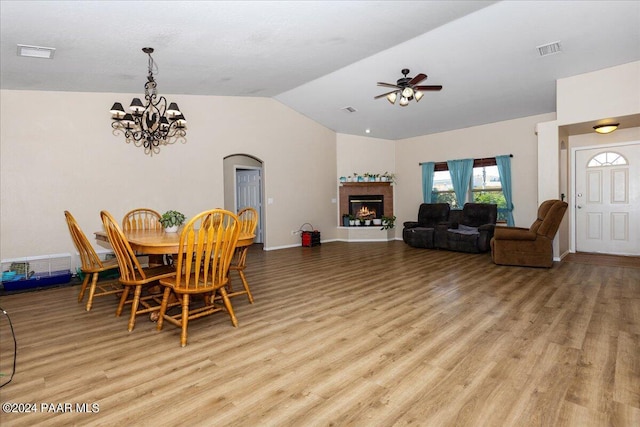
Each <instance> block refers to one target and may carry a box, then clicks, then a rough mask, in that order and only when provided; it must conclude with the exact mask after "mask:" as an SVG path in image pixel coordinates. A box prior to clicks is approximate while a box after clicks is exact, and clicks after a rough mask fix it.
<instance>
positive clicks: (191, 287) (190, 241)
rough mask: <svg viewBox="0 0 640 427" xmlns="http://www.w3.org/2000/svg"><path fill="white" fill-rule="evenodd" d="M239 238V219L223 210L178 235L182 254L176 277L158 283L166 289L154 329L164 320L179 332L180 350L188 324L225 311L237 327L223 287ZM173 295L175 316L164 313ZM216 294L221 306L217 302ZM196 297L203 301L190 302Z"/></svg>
mask: <svg viewBox="0 0 640 427" xmlns="http://www.w3.org/2000/svg"><path fill="white" fill-rule="evenodd" d="M239 235H240V224H239V221H238V217H237V216H236V215H235V214H234V213H232V212H229V211H226V210H223V209H213V210H209V211H205V212H201V213H199V214H198V215H196V216H195V217H193V218H192V219H190V220H189V222H187V224H186V225H185V226H184V228H183V230H182V233H181V235H180V247H181V248H184V250H183V251H182V252H180V253H179V254H178V262H177V264H176V271H177V274H176V275H175V276H173V277H168V278H163V279H161V280H160V284H161V285H163V286H164V287H165V288H164V294H163V297H162V307H161V308H160V317H159V318H158V325H157V329H158V330H161V329H162V326H163V323H164V321H165V320H166V321H168V322H170V323H172V324H174V325H176V326H178V327H180V328H182V330H181V333H180V345H181V346H182V347H184V346H185V345H187V325H188V323H189V321H191V320H194V319H197V318H200V317H203V316H207V315H210V314H213V313H216V312H218V311H223V310H226V311H227V313H228V314H229V317H230V318H231V323H232V324H233V326H238V320H237V319H236V316H235V313H234V312H233V307H232V306H231V301H230V300H229V297H228V295H227V290H226V285H227V283H228V280H229V276H228V273H229V264H230V263H231V258H232V257H233V253H234V250H235V248H236V244H237V242H238V236H239ZM172 292H173V293H174V294H175V295H176V296H177V298H178V300H179V302H180V304H181V306H182V311H181V312H179V313H176V314H174V315H172V314H170V313H169V312H168V311H167V309H168V303H169V297H170V295H171V293H172ZM216 293H219V294H220V299H221V300H222V303H223V305H220V304H219V303H218V302H217V301H218V299H217V298H216ZM196 295H200V296H202V298H193V297H194V296H196Z"/></svg>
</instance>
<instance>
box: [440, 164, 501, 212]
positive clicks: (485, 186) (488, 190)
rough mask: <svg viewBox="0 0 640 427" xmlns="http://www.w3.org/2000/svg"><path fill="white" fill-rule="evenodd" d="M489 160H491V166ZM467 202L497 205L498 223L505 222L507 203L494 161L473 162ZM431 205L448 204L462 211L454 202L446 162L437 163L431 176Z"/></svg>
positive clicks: (454, 198) (454, 197) (454, 196)
mask: <svg viewBox="0 0 640 427" xmlns="http://www.w3.org/2000/svg"><path fill="white" fill-rule="evenodd" d="M490 160H493V164H491V163H492V162H491V161H490ZM466 201H467V202H474V203H494V204H496V205H498V221H500V222H503V221H504V222H506V220H507V211H506V207H507V202H506V200H505V197H504V194H503V193H502V183H501V182H500V174H499V173H498V166H496V164H495V159H477V160H476V161H474V167H473V174H472V177H471V182H470V183H469V190H468V192H467V200H466ZM431 202H432V203H449V205H450V206H451V208H452V209H462V206H459V205H458V203H457V201H456V195H455V193H454V191H453V183H452V182H451V175H450V174H449V170H448V168H447V164H446V162H445V163H444V167H443V165H442V163H437V164H436V168H435V172H434V174H433V192H432V195H431Z"/></svg>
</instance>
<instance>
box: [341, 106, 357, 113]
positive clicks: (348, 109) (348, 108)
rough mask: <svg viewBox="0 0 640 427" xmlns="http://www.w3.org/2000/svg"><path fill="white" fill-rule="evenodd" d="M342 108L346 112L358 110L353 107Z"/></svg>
mask: <svg viewBox="0 0 640 427" xmlns="http://www.w3.org/2000/svg"><path fill="white" fill-rule="evenodd" d="M341 110H342V111H344V112H346V113H355V112H356V111H358V110H356V109H355V108H353V107H342V108H341Z"/></svg>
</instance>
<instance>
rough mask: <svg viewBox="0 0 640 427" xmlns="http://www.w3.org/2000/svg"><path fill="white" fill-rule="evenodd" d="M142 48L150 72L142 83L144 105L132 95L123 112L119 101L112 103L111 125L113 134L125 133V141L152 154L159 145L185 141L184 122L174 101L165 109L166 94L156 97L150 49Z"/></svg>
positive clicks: (151, 51) (157, 149) (157, 150)
mask: <svg viewBox="0 0 640 427" xmlns="http://www.w3.org/2000/svg"><path fill="white" fill-rule="evenodd" d="M142 51H143V52H144V53H146V54H147V55H149V74H148V75H147V82H146V83H145V84H144V99H145V105H143V104H142V101H141V100H140V98H133V100H132V101H131V105H130V106H129V109H130V110H131V112H130V113H125V111H124V108H122V104H121V103H119V102H116V103H114V104H113V107H111V119H112V120H113V122H112V123H111V127H112V128H113V132H112V133H113V134H114V135H118V134H121V133H124V136H125V139H126V142H127V144H129V143H133V145H135V146H136V147H144V153H145V154H148V155H150V156H153V155H154V154H158V153H159V152H160V146H161V145H168V144H174V143H175V142H176V141H180V142H182V143H183V144H184V143H185V142H187V140H186V135H187V132H186V128H187V121H186V120H185V118H184V115H183V114H182V113H181V112H180V109H179V108H178V105H177V104H176V103H175V102H172V103H170V104H169V107H168V108H167V100H166V99H165V97H164V96H160V97H158V92H157V90H156V87H157V83H156V81H155V80H154V79H153V71H154V69H155V70H156V72H157V69H158V67H157V65H156V63H155V61H154V60H153V58H152V57H151V54H152V53H153V48H152V47H145V48H142Z"/></svg>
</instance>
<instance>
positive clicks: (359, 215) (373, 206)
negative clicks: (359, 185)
mask: <svg viewBox="0 0 640 427" xmlns="http://www.w3.org/2000/svg"><path fill="white" fill-rule="evenodd" d="M349 215H353V216H354V217H355V218H356V219H377V218H382V216H383V215H384V196H383V195H381V194H378V195H353V196H349Z"/></svg>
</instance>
